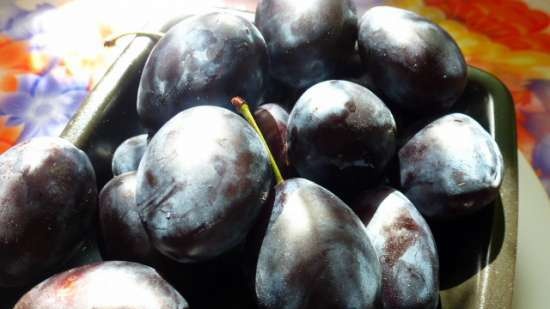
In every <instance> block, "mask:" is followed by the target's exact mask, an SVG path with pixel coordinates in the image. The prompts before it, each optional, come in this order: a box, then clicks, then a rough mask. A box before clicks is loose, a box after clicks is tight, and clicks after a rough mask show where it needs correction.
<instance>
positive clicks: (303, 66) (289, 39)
mask: <svg viewBox="0 0 550 309" xmlns="http://www.w3.org/2000/svg"><path fill="white" fill-rule="evenodd" d="M355 11H356V9H355V5H354V4H353V2H352V1H350V0H342V1H333V0H301V1H295V0H262V1H260V2H259V3H258V6H257V8H256V17H255V23H256V25H258V28H259V29H260V31H261V32H262V34H263V35H264V38H265V40H266V42H267V48H268V51H269V57H270V74H271V75H272V76H273V77H274V78H275V79H277V80H279V81H281V82H283V83H284V84H286V85H288V86H290V87H293V88H297V89H306V88H308V87H310V86H312V85H313V84H316V83H318V82H321V81H323V80H326V79H331V78H335V75H336V74H337V72H338V70H339V67H340V66H341V65H342V64H343V63H344V62H345V61H346V59H347V58H349V57H351V55H352V54H353V52H354V48H355V41H356V39H357V16H356V12H355Z"/></svg>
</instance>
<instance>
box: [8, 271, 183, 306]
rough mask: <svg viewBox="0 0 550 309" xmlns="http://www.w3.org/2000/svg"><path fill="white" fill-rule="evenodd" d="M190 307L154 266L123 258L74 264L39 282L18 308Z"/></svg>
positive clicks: (18, 304) (20, 301)
mask: <svg viewBox="0 0 550 309" xmlns="http://www.w3.org/2000/svg"><path fill="white" fill-rule="evenodd" d="M90 308H105V309H106V308H132V309H150V308H159V309H187V308H189V307H188V305H187V302H186V301H185V299H184V298H183V297H182V296H181V295H180V294H179V293H178V291H176V290H175V289H174V288H173V287H172V286H171V285H170V284H168V282H166V281H165V280H164V279H163V278H162V277H161V276H159V275H158V273H157V272H155V270H154V269H152V268H151V267H148V266H145V265H141V264H137V263H131V262H122V261H113V262H101V263H97V264H89V265H84V266H81V267H77V268H73V269H71V270H68V271H65V272H63V273H60V274H58V275H55V276H53V277H51V278H49V279H46V280H45V281H43V282H42V283H40V284H38V285H37V286H35V287H34V288H33V289H32V290H30V291H29V292H27V293H26V294H25V295H23V297H22V298H21V299H20V300H19V301H18V302H17V304H16V305H15V307H14V309H90Z"/></svg>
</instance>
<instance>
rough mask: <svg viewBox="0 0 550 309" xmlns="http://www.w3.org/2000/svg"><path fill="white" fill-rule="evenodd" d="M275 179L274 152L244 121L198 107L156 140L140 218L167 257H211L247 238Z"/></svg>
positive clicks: (144, 176) (146, 164) (141, 188)
mask: <svg viewBox="0 0 550 309" xmlns="http://www.w3.org/2000/svg"><path fill="white" fill-rule="evenodd" d="M272 178H273V173H272V171H271V170H270V168H269V162H268V155H267V151H266V149H265V148H264V146H263V144H262V142H261V140H260V138H259V137H258V135H257V134H256V132H255V131H254V130H253V129H252V127H251V126H250V125H248V123H246V121H245V120H244V119H243V118H241V117H240V116H239V115H237V114H235V113H233V112H231V111H229V110H226V109H223V108H220V107H216V106H198V107H193V108H190V109H187V110H185V111H183V112H181V113H179V114H178V115H176V116H175V117H173V118H172V119H171V120H170V121H169V122H167V123H166V124H165V125H164V126H163V127H162V128H161V129H160V130H159V131H158V132H157V134H156V135H155V136H154V137H153V138H152V140H151V142H150V143H149V146H148V148H147V150H146V151H145V155H144V156H143V159H142V162H141V164H140V166H139V169H138V172H137V187H136V188H137V189H136V201H137V206H138V210H139V215H140V218H141V219H142V221H143V222H144V223H145V228H146V230H147V232H148V234H149V236H150V237H151V241H152V243H153V245H154V246H155V247H156V248H157V249H158V250H159V251H161V253H163V254H164V255H167V256H169V257H171V258H173V259H175V260H178V261H181V262H192V261H199V260H205V259H210V258H213V257H215V256H218V255H220V254H222V253H224V252H226V251H227V250H229V249H231V248H233V247H235V246H236V245H237V244H239V243H240V242H241V241H242V240H243V239H244V237H245V236H246V233H247V232H248V230H249V229H250V227H251V225H252V224H253V222H254V220H255V219H256V217H257V215H258V214H259V211H260V209H261V207H262V205H263V203H264V201H265V199H266V198H267V195H268V192H269V188H270V186H271V183H272Z"/></svg>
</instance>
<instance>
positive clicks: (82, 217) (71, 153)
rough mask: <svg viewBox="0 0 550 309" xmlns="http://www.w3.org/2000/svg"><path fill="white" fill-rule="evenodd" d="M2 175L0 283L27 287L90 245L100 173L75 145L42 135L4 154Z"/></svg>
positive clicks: (0, 198) (1, 163) (0, 176)
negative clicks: (77, 251) (87, 239)
mask: <svg viewBox="0 0 550 309" xmlns="http://www.w3.org/2000/svg"><path fill="white" fill-rule="evenodd" d="M0 179H1V183H0V265H1V266H0V286H21V285H24V284H27V283H30V282H32V281H33V280H35V279H37V278H38V277H40V276H42V275H44V274H47V273H49V272H52V271H54V270H56V268H57V267H59V266H60V265H61V264H62V263H63V262H64V261H66V260H67V259H68V258H70V257H71V255H72V254H73V253H74V252H75V251H76V250H78V249H79V248H80V247H81V245H82V244H83V243H84V240H85V239H86V237H87V233H88V231H89V230H90V229H91V227H92V224H93V220H94V216H95V214H96V211H97V187H96V179H95V173H94V170H93V168H92V165H91V163H90V160H89V159H88V157H87V156H86V154H85V153H84V152H82V151H81V150H79V149H77V148H76V147H75V146H73V145H72V144H71V143H69V142H67V141H65V140H63V139H60V138H56V137H55V138H54V137H42V138H35V139H32V140H30V141H27V142H24V143H21V144H19V145H16V146H14V147H12V148H11V149H9V150H8V151H7V152H5V153H4V154H2V155H0Z"/></svg>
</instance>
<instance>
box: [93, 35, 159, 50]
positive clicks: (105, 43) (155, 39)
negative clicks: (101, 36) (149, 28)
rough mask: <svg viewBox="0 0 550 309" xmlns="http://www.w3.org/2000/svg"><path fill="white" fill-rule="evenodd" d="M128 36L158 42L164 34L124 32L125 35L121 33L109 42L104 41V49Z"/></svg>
mask: <svg viewBox="0 0 550 309" xmlns="http://www.w3.org/2000/svg"><path fill="white" fill-rule="evenodd" d="M128 35H136V36H146V37H148V38H150V39H151V40H153V41H158V40H160V39H161V38H162V37H163V36H164V33H161V32H143V31H136V32H125V33H121V34H119V35H116V36H115V37H113V38H110V39H109V40H106V41H105V42H104V43H103V45H104V46H105V47H111V46H114V45H115V44H116V41H117V40H118V39H120V38H123V37H125V36H128Z"/></svg>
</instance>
